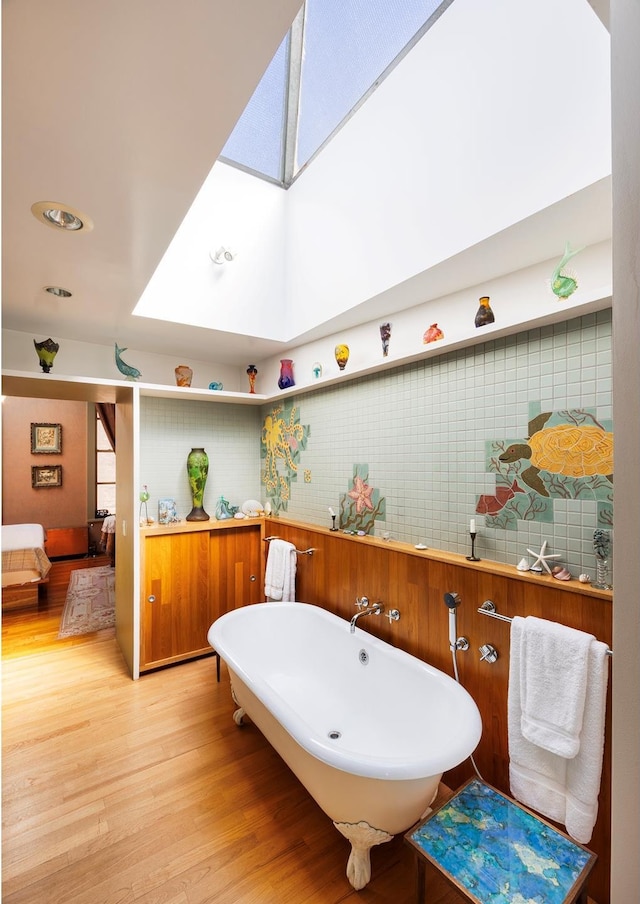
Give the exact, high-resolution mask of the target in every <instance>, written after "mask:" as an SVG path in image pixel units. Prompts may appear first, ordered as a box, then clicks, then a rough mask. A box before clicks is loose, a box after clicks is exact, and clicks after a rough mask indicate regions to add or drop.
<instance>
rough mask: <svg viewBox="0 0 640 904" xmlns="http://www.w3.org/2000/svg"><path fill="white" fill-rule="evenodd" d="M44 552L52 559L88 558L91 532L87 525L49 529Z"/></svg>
mask: <svg viewBox="0 0 640 904" xmlns="http://www.w3.org/2000/svg"><path fill="white" fill-rule="evenodd" d="M44 550H45V552H46V554H47V555H48V556H49V558H50V559H63V558H71V557H72V556H86V555H87V553H88V552H89V532H88V528H87V526H86V524H85V525H83V526H82V527H50V528H48V529H47V539H46V540H45V544H44Z"/></svg>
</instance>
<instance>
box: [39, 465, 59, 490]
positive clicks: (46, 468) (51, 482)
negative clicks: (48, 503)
mask: <svg viewBox="0 0 640 904" xmlns="http://www.w3.org/2000/svg"><path fill="white" fill-rule="evenodd" d="M31 486H32V487H35V489H37V490H38V489H43V488H44V487H61V486H62V465H33V466H32V468H31Z"/></svg>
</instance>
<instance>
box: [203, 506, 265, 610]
mask: <svg viewBox="0 0 640 904" xmlns="http://www.w3.org/2000/svg"><path fill="white" fill-rule="evenodd" d="M210 542H211V549H210V557H209V561H210V572H209V585H210V594H211V621H212V622H213V621H215V619H216V618H218V616H219V615H223V614H224V613H225V612H228V611H229V610H231V609H238V608H239V607H240V606H246V605H247V604H248V603H259V602H260V601H261V600H263V599H264V593H263V586H262V585H263V580H262V557H261V553H262V550H261V546H262V544H261V541H260V525H259V524H258V523H257V524H256V526H255V527H249V528H244V529H241V530H237V529H236V530H217V531H211V541H210Z"/></svg>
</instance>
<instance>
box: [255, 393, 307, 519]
mask: <svg viewBox="0 0 640 904" xmlns="http://www.w3.org/2000/svg"><path fill="white" fill-rule="evenodd" d="M310 431H311V428H310V427H309V425H303V424H301V423H300V410H299V408H298V406H297V405H294V404H293V401H292V400H291V399H289V400H287V401H286V402H285V403H284V404H281V405H277V406H276V407H275V408H272V409H271V412H270V413H269V414H267V415H266V417H265V419H264V421H263V424H262V434H261V437H260V459H261V460H262V461H264V465H263V466H262V469H261V481H262V483H263V484H264V485H265V487H266V491H267V493H266V494H267V499H268V501H269V503H270V504H271V511H272V512H273V514H275V515H277V514H278V513H279V512H285V511H286V510H287V508H288V505H289V499H290V498H291V485H292V484H293V483H295V482H296V481H297V479H298V466H299V464H300V453H301V452H303V451H304V450H305V449H306V448H307V440H308V438H309V433H310ZM310 480H311V473H310V472H305V481H306V482H310Z"/></svg>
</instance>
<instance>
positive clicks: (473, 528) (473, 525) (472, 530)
mask: <svg viewBox="0 0 640 904" xmlns="http://www.w3.org/2000/svg"><path fill="white" fill-rule="evenodd" d="M475 532H476V519H475V518H472V519H471V521H470V522H469V533H470V534H475Z"/></svg>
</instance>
